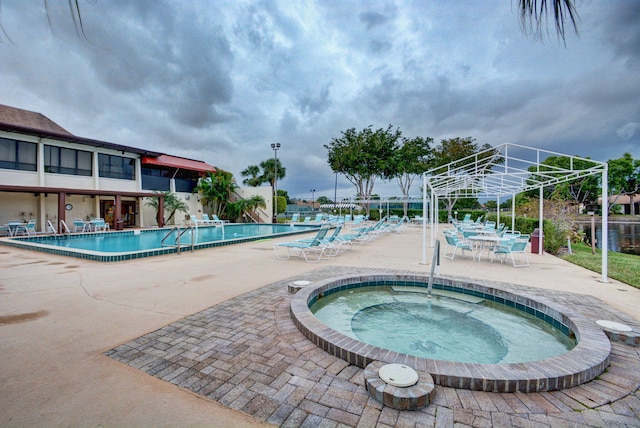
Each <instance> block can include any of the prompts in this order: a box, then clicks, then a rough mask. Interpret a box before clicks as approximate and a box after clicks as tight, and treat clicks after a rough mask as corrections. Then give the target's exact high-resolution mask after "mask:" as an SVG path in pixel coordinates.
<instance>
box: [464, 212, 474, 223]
mask: <svg viewBox="0 0 640 428" xmlns="http://www.w3.org/2000/svg"><path fill="white" fill-rule="evenodd" d="M462 222H463V223H472V221H471V214H465V215H464V218H463V219H462Z"/></svg>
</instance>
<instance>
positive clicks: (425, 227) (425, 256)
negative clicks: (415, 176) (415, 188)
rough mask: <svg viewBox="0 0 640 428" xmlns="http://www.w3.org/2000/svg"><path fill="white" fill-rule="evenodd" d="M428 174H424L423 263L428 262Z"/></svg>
mask: <svg viewBox="0 0 640 428" xmlns="http://www.w3.org/2000/svg"><path fill="white" fill-rule="evenodd" d="M428 213H429V212H428V211H427V176H426V175H425V174H422V264H423V265H426V264H427V214H428ZM432 229H433V228H432Z"/></svg>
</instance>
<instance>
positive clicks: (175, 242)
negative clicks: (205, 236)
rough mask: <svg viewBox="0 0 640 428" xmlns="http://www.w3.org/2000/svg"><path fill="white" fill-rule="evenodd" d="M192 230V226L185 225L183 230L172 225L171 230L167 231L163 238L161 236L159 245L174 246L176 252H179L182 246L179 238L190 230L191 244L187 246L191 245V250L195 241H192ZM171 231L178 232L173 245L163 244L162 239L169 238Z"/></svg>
mask: <svg viewBox="0 0 640 428" xmlns="http://www.w3.org/2000/svg"><path fill="white" fill-rule="evenodd" d="M196 227H197V226H196ZM193 230H194V227H193V226H186V227H185V228H184V230H183V229H182V228H181V227H180V226H174V227H172V228H171V230H170V231H169V232H167V234H166V235H165V236H164V238H162V241H160V246H162V247H165V246H166V247H176V248H177V249H178V254H180V249H181V248H182V245H181V243H180V238H182V235H184V234H185V233H187V232H188V231H192V233H191V244H190V245H189V246H190V247H191V252H193V248H194V246H195V242H194V239H193V236H194V234H193ZM173 232H178V235H177V236H176V239H175V241H174V245H171V244H165V242H164V241H166V240H167V238H169V237H170V236H171V235H172V234H173ZM196 233H197V229H196Z"/></svg>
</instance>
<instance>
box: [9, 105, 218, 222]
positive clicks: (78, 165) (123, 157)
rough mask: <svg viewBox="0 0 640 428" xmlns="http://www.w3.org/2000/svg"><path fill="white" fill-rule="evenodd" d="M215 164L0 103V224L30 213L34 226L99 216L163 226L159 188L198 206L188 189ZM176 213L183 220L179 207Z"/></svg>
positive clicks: (191, 206)
mask: <svg viewBox="0 0 640 428" xmlns="http://www.w3.org/2000/svg"><path fill="white" fill-rule="evenodd" d="M213 171H215V168H214V167H213V166H211V165H208V164H207V163H205V162H202V161H198V160H192V159H186V158H182V157H177V156H171V155H168V154H164V153H159V152H155V151H151V150H145V149H138V148H135V147H129V146H123V145H120V144H114V143H109V142H106V141H99V140H93V139H89V138H83V137H78V136H76V135H73V134H71V133H70V132H68V131H66V130H65V129H64V128H62V127H61V126H59V125H58V124H56V123H54V122H53V121H51V120H50V119H48V118H47V117H45V116H44V115H42V114H40V113H36V112H32V111H27V110H22V109H19V108H15V107H9V106H6V105H0V225H2V224H6V223H8V222H11V221H16V220H18V221H28V220H32V219H35V220H36V221H37V227H36V230H39V231H47V228H48V224H49V222H50V223H51V225H53V226H54V228H56V230H58V231H64V226H63V225H62V223H61V221H64V222H65V224H71V220H72V219H76V218H81V219H83V220H86V219H90V218H93V217H101V218H104V219H105V220H106V221H107V222H108V223H110V226H111V228H112V229H121V228H123V227H131V226H138V227H152V226H155V225H158V226H163V225H164V222H165V221H164V209H163V208H164V200H163V198H162V197H161V196H159V195H160V194H161V193H160V192H164V191H171V192H173V193H175V194H176V195H177V197H178V198H180V199H181V200H183V201H184V202H185V203H186V204H187V206H188V207H189V211H190V212H191V213H198V212H202V211H203V207H202V204H200V201H199V198H198V197H196V195H194V194H193V193H192V191H193V188H194V187H195V186H196V185H197V182H198V179H199V178H200V177H201V176H202V175H204V174H206V173H208V172H213ZM152 198H157V200H158V204H157V205H159V206H160V209H159V210H156V208H154V207H153V206H150V205H149V204H148V202H149V201H150V200H151V199H152ZM176 217H177V218H175V219H173V222H174V223H175V224H182V223H183V222H184V221H185V219H184V213H178V214H177V215H176ZM61 226H62V227H61Z"/></svg>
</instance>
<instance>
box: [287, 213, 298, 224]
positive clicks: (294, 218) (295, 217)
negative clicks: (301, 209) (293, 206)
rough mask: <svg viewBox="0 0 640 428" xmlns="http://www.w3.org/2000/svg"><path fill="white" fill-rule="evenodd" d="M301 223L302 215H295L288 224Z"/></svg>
mask: <svg viewBox="0 0 640 428" xmlns="http://www.w3.org/2000/svg"><path fill="white" fill-rule="evenodd" d="M299 221H300V213H293V215H292V216H291V220H287V221H286V223H297V222H299Z"/></svg>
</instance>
